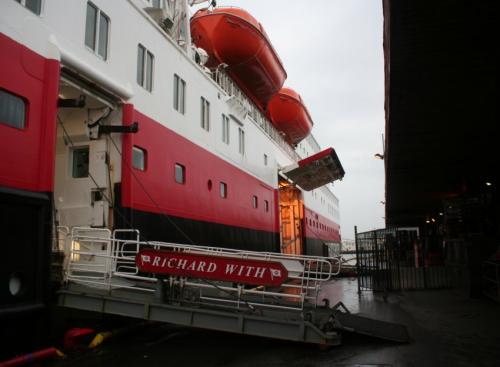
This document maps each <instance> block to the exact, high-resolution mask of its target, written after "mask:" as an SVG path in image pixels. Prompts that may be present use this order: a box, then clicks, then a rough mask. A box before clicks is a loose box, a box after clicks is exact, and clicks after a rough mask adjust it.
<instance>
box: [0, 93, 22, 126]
mask: <svg viewBox="0 0 500 367" xmlns="http://www.w3.org/2000/svg"><path fill="white" fill-rule="evenodd" d="M0 124H5V125H8V126H12V127H15V128H17V129H24V127H25V126H26V102H25V101H24V100H23V99H22V98H20V97H18V96H15V95H13V94H10V93H8V92H6V91H3V90H1V89H0Z"/></svg>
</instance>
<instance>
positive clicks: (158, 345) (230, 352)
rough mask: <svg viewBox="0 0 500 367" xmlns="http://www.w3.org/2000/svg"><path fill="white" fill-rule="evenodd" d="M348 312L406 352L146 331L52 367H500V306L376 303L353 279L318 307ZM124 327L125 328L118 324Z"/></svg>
mask: <svg viewBox="0 0 500 367" xmlns="http://www.w3.org/2000/svg"><path fill="white" fill-rule="evenodd" d="M323 298H327V299H328V300H329V302H330V304H331V305H333V304H335V303H336V302H338V301H342V302H343V303H344V304H345V305H346V306H347V307H348V308H349V309H350V310H351V311H352V312H356V313H358V312H359V313H360V314H362V315H366V316H370V317H374V318H377V319H380V320H385V321H392V322H397V323H402V324H405V325H406V326H407V327H408V331H409V334H410V337H411V341H410V343H408V344H397V343H393V342H386V341H380V340H376V339H372V338H369V337H365V336H357V335H350V334H348V333H347V334H346V333H345V334H344V338H343V343H342V345H341V346H339V347H333V348H330V349H326V350H322V349H321V348H320V347H318V346H315V345H305V344H300V343H291V342H282V341H276V340H269V339H263V338H257V337H248V336H241V335H234V334H228V333H221V332H212V331H207V330H199V329H190V328H184V327H176V326H173V325H166V324H150V325H147V326H143V327H141V328H137V329H135V330H134V331H131V332H128V333H124V334H122V335H119V336H117V337H115V338H113V339H111V340H109V341H107V342H106V343H104V344H103V345H102V346H100V347H99V348H97V349H94V350H81V351H79V352H77V353H73V354H70V355H69V356H68V358H67V359H66V360H60V361H55V362H51V363H50V364H49V365H50V366H81V367H84V366H203V367H211V366H237V367H246V366H248V367H250V366H262V367H264V366H289V367H296V366H297V367H299V366H304V367H309V366H310V367H312V366H318V367H319V366H332V367H341V366H342V367H347V366H500V337H499V335H500V317H499V316H500V305H499V304H498V303H494V302H493V301H490V300H487V299H469V298H467V297H466V296H465V295H464V294H462V293H461V292H459V291H454V290H434V291H414V292H405V293H398V294H394V293H391V294H389V296H388V298H387V302H385V301H384V299H383V297H382V295H373V294H372V293H371V292H363V293H362V294H361V295H358V293H357V282H356V280H355V279H346V278H344V279H338V280H336V281H333V282H331V283H329V284H327V285H326V286H325V287H324V288H323V289H322V292H321V294H320V299H323ZM127 322H128V323H130V320H123V323H127Z"/></svg>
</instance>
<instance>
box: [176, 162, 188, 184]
mask: <svg viewBox="0 0 500 367" xmlns="http://www.w3.org/2000/svg"><path fill="white" fill-rule="evenodd" d="M175 182H177V183H179V184H185V183H186V167H184V166H183V165H182V164H179V163H176V164H175Z"/></svg>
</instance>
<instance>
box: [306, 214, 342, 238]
mask: <svg viewBox="0 0 500 367" xmlns="http://www.w3.org/2000/svg"><path fill="white" fill-rule="evenodd" d="M304 222H305V223H304V237H307V238H313V239H319V240H322V241H325V242H340V226H339V225H338V224H337V223H335V222H333V221H331V220H330V219H328V218H326V217H324V216H322V215H321V214H317V213H316V212H314V211H312V210H311V209H309V208H305V209H304Z"/></svg>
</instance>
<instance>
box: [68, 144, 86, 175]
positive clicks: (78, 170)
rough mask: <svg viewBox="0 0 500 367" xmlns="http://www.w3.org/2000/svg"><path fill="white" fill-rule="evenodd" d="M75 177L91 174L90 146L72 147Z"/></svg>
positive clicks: (72, 171)
mask: <svg viewBox="0 0 500 367" xmlns="http://www.w3.org/2000/svg"><path fill="white" fill-rule="evenodd" d="M71 176H72V177H73V178H83V177H88V176H89V147H77V148H73V149H72V168H71Z"/></svg>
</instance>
